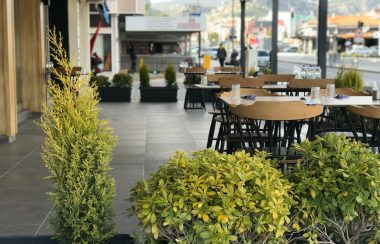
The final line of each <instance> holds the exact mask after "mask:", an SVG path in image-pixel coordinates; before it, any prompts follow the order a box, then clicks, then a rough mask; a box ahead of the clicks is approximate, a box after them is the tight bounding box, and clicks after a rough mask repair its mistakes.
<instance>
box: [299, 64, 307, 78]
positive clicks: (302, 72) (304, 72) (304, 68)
mask: <svg viewBox="0 0 380 244" xmlns="http://www.w3.org/2000/svg"><path fill="white" fill-rule="evenodd" d="M300 77H301V79H306V77H307V69H306V66H305V65H303V66H302V68H301V72H300Z"/></svg>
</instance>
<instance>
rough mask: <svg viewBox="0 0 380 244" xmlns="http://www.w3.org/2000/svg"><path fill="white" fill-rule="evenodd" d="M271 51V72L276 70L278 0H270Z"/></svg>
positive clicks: (274, 72) (275, 72)
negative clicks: (271, 16) (271, 17)
mask: <svg viewBox="0 0 380 244" xmlns="http://www.w3.org/2000/svg"><path fill="white" fill-rule="evenodd" d="M272 15H273V19H272V51H271V68H272V73H273V74H277V72H278V59H277V50H278V45H277V40H278V0H272Z"/></svg>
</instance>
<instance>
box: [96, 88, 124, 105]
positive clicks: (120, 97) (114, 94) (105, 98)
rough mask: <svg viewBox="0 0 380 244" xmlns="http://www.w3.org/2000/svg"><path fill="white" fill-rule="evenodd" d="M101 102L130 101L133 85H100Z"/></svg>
mask: <svg viewBox="0 0 380 244" xmlns="http://www.w3.org/2000/svg"><path fill="white" fill-rule="evenodd" d="M99 97H100V101H101V102H130V101H131V87H99Z"/></svg>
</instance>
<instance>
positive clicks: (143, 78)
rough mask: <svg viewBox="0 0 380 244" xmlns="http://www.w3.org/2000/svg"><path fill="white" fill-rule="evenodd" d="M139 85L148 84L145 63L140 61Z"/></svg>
mask: <svg viewBox="0 0 380 244" xmlns="http://www.w3.org/2000/svg"><path fill="white" fill-rule="evenodd" d="M140 86H142V87H149V86H150V77H149V70H148V67H147V66H146V64H145V63H142V64H141V66H140Z"/></svg>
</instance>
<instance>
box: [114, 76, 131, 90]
mask: <svg viewBox="0 0 380 244" xmlns="http://www.w3.org/2000/svg"><path fill="white" fill-rule="evenodd" d="M132 81H133V78H132V76H131V75H129V74H124V73H118V74H115V75H114V76H113V78H112V83H113V84H114V86H115V87H131V86H132Z"/></svg>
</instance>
